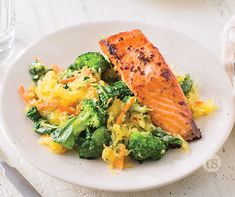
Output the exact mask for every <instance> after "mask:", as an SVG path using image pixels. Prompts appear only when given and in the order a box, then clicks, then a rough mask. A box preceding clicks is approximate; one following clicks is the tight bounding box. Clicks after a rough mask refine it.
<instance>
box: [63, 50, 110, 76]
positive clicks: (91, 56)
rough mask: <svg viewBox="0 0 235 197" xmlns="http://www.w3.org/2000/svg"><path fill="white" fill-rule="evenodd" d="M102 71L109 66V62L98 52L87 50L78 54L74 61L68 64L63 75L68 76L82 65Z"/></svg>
mask: <svg viewBox="0 0 235 197" xmlns="http://www.w3.org/2000/svg"><path fill="white" fill-rule="evenodd" d="M85 66H87V67H88V68H90V69H92V70H94V71H96V72H98V73H102V72H104V71H105V70H106V69H107V68H109V67H110V63H109V62H108V61H107V60H106V59H105V58H104V57H103V56H102V55H101V54H100V53H98V52H88V53H84V54H82V55H80V56H78V57H77V58H76V60H75V62H74V63H73V64H72V65H70V66H69V68H68V69H67V70H66V71H65V72H64V76H67V77H70V76H72V75H73V72H74V71H75V70H80V69H82V68H83V67H85Z"/></svg>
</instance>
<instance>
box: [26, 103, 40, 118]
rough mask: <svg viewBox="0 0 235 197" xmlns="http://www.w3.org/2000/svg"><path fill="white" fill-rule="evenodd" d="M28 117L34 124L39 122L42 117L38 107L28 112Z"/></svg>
mask: <svg viewBox="0 0 235 197" xmlns="http://www.w3.org/2000/svg"><path fill="white" fill-rule="evenodd" d="M26 115H27V117H28V118H30V119H31V120H32V121H33V122H38V121H39V120H40V119H41V118H42V117H41V115H40V113H39V111H38V109H37V107H35V106H33V107H31V108H30V110H29V111H28V112H27V114H26Z"/></svg>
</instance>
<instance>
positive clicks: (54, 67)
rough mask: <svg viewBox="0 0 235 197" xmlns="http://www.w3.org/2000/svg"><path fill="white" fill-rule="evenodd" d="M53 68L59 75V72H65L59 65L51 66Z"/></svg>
mask: <svg viewBox="0 0 235 197" xmlns="http://www.w3.org/2000/svg"><path fill="white" fill-rule="evenodd" d="M51 68H52V70H53V71H54V72H55V73H59V72H62V71H63V69H62V68H60V67H59V66H58V65H56V64H52V65H51Z"/></svg>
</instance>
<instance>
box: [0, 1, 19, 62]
mask: <svg viewBox="0 0 235 197" xmlns="http://www.w3.org/2000/svg"><path fill="white" fill-rule="evenodd" d="M14 25H15V8H14V0H0V65H1V63H3V62H4V61H6V59H7V58H8V57H9V56H10V55H11V52H12V48H13V45H14V38H15V32H14Z"/></svg>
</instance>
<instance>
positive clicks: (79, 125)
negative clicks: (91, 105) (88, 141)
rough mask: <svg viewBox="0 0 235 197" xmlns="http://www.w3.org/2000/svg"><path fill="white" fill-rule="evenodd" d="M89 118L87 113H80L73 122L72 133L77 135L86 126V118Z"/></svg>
mask: <svg viewBox="0 0 235 197" xmlns="http://www.w3.org/2000/svg"><path fill="white" fill-rule="evenodd" d="M89 118H90V114H89V113H82V114H80V115H79V116H78V117H77V118H76V119H75V120H74V122H73V134H74V136H76V137H77V136H79V135H80V133H81V132H82V131H84V130H86V129H87V128H88V125H87V119H89Z"/></svg>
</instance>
